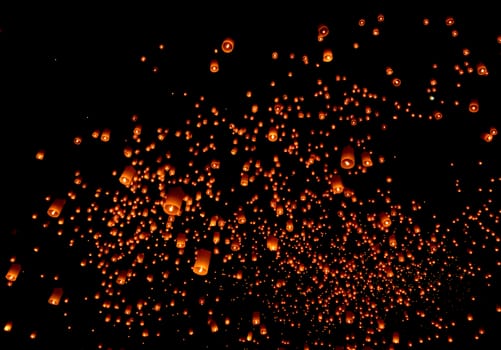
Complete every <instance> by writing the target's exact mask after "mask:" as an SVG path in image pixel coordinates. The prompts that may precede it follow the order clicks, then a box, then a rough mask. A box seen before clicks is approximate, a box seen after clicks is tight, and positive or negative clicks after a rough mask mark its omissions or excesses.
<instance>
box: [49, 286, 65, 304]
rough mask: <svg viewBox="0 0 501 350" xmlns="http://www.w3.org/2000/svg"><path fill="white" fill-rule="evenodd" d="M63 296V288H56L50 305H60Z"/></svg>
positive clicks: (50, 299)
mask: <svg viewBox="0 0 501 350" xmlns="http://www.w3.org/2000/svg"><path fill="white" fill-rule="evenodd" d="M62 295H63V288H59V287H56V288H54V289H53V290H52V293H51V295H50V297H49V304H51V305H59V302H60V301H61V296H62Z"/></svg>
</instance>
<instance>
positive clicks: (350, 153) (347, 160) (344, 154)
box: [341, 145, 355, 169]
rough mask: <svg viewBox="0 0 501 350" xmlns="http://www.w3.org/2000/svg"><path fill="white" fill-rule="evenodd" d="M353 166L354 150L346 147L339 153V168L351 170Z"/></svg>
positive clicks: (348, 146)
mask: <svg viewBox="0 0 501 350" xmlns="http://www.w3.org/2000/svg"><path fill="white" fill-rule="evenodd" d="M354 166H355V150H354V148H353V147H352V146H351V145H347V146H345V147H344V148H343V150H342V151H341V168H343V169H351V168H353V167H354Z"/></svg>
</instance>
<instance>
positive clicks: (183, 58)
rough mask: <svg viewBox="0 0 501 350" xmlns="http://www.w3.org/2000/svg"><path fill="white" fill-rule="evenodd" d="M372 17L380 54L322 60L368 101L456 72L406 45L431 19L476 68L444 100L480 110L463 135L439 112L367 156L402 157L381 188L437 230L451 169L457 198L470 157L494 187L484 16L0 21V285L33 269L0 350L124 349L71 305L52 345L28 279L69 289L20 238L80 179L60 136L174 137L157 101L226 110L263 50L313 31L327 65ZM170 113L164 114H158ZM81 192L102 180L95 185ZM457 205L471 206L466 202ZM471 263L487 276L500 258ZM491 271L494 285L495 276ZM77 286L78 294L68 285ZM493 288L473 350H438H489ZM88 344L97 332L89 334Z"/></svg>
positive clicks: (134, 14) (447, 205)
mask: <svg viewBox="0 0 501 350" xmlns="http://www.w3.org/2000/svg"><path fill="white" fill-rule="evenodd" d="M379 13H383V14H384V15H385V25H384V31H383V34H382V37H383V38H384V40H385V41H384V42H382V43H381V44H380V46H378V47H374V48H371V47H364V48H363V49H361V53H360V54H359V55H351V56H350V55H344V56H343V55H342V54H341V53H340V54H339V56H337V53H336V51H335V62H336V64H337V69H338V70H339V71H341V72H344V73H345V74H346V75H347V76H349V77H352V78H353V79H354V80H355V81H360V82H362V83H366V84H369V85H370V86H372V87H375V88H376V87H378V86H379V87H381V90H382V91H383V92H388V93H391V92H392V91H393V90H392V89H391V87H390V86H388V85H387V82H381V81H380V80H381V77H382V75H381V74H380V72H381V69H382V68H383V67H385V65H387V64H389V65H392V66H396V67H397V68H401V71H402V72H405V73H404V74H406V78H407V79H408V80H407V81H409V82H413V83H415V85H412V84H409V85H407V87H404V88H403V89H402V90H401V91H399V92H397V94H401V97H402V99H403V100H407V99H408V100H413V97H412V94H413V93H414V92H415V91H417V90H419V94H418V99H417V101H416V104H417V105H418V106H419V104H421V103H422V104H423V106H424V107H426V101H424V100H422V99H421V98H422V96H423V95H424V94H423V93H422V89H421V87H422V86H421V85H419V84H423V81H425V80H426V78H425V79H423V74H427V73H425V72H424V71H421V70H420V69H422V67H429V64H431V63H433V62H436V61H438V62H440V63H443V65H444V66H447V67H451V66H452V63H453V62H454V60H457V61H458V62H457V63H461V61H460V60H459V59H458V56H457V55H455V54H454V55H453V54H452V52H455V50H457V46H455V44H454V41H453V40H450V39H449V38H447V34H448V32H447V31H446V30H438V32H439V33H441V34H440V35H437V36H435V34H434V33H435V32H434V31H430V32H431V33H430V34H424V35H423V34H422V33H421V32H420V33H416V32H415V31H414V30H415V28H417V27H420V21H421V20H422V18H423V17H429V18H431V19H432V20H434V21H435V22H433V26H432V28H433V29H436V28H439V27H441V28H442V27H443V25H442V23H439V22H440V21H443V20H444V18H445V17H446V16H449V15H450V16H454V17H455V18H456V19H457V21H458V25H457V28H459V32H460V37H459V39H458V41H459V44H458V45H462V44H463V43H464V44H465V45H467V46H469V47H471V48H472V51H473V53H474V55H477V56H478V57H485V59H486V61H487V62H486V63H487V64H488V67H489V69H490V76H489V78H488V81H487V82H486V83H482V84H478V85H477V84H476V83H475V82H473V83H471V84H465V85H466V87H465V89H462V90H459V91H460V92H459V94H464V96H463V95H459V96H458V99H459V100H460V101H462V102H464V101H466V100H467V99H468V98H469V97H470V96H481V98H482V114H481V115H480V116H479V118H478V120H472V117H471V115H468V114H467V113H460V112H456V110H455V109H453V108H451V114H450V116H451V117H452V118H455V119H451V118H448V119H447V118H445V119H446V120H444V121H443V123H441V124H438V123H437V126H436V127H435V128H433V129H431V128H430V127H429V124H427V123H413V124H406V123H403V122H401V123H398V124H397V125H398V127H399V128H398V129H397V130H390V131H389V132H390V135H391V136H389V137H387V139H386V143H385V144H382V145H381V150H382V151H385V152H386V151H390V150H392V149H398V152H395V153H398V154H401V155H402V156H401V157H400V158H399V159H398V160H397V161H396V163H395V167H396V170H394V171H393V173H395V174H398V175H401V176H396V177H397V178H398V179H399V181H400V183H399V190H400V192H399V193H398V195H401V196H402V198H405V197H406V196H409V197H411V198H414V196H417V197H418V198H426V199H430V203H431V205H432V206H433V207H434V210H436V212H437V213H439V214H440V215H443V217H447V214H448V213H454V211H455V209H456V208H457V207H461V205H462V204H463V203H462V202H457V201H455V197H454V196H455V194H454V193H453V191H452V190H451V186H450V183H451V179H452V178H454V176H455V174H453V173H451V170H450V168H449V167H448V163H449V162H450V161H454V162H457V163H458V164H459V169H458V170H456V171H457V172H459V173H460V177H461V179H464V180H465V181H464V182H465V183H470V184H472V187H474V186H475V183H477V177H481V176H485V175H481V174H477V173H475V172H474V171H473V172H472V170H471V169H474V167H473V166H471V164H472V163H474V162H476V161H477V160H478V159H479V158H482V159H485V160H486V162H487V163H488V164H490V166H491V168H489V171H490V172H491V174H492V175H493V176H494V177H499V170H500V169H499V162H498V157H499V156H498V154H499V140H495V141H494V142H493V143H492V144H489V145H488V146H486V144H485V143H482V142H480V141H479V140H478V138H476V139H474V138H473V137H472V135H479V134H480V132H481V131H482V130H485V129H486V128H487V127H488V126H492V125H497V127H498V130H499V129H500V126H499V122H498V120H499V116H498V115H499V109H498V98H499V97H498V96H499V93H500V91H501V89H500V88H499V86H500V85H499V82H500V79H499V78H500V75H499V74H501V73H500V69H501V65H500V56H499V52H500V46H501V45H499V44H497V45H496V36H497V35H501V26H500V24H499V20H498V16H497V15H496V11H495V10H494V8H493V5H490V4H482V3H476V4H474V5H471V4H469V5H465V6H460V5H456V4H455V5H454V6H449V7H447V6H444V8H443V9H438V8H436V7H435V6H429V7H428V6H424V5H423V6H417V5H416V6H412V5H410V6H409V5H406V6H403V5H401V6H396V7H395V6H393V5H392V6H390V5H389V4H383V3H381V4H379V5H378V4H372V5H369V6H362V5H360V6H357V5H350V6H348V5H344V7H342V8H341V7H338V6H332V5H329V6H325V5H320V4H318V5H308V6H307V7H298V8H292V6H290V5H289V7H283V6H278V5H276V6H262V7H258V6H253V5H251V4H243V5H238V6H237V4H234V5H227V6H222V5H219V4H206V5H203V6H200V5H189V4H185V5H176V6H175V7H174V6H173V5H167V6H163V7H157V6H154V5H151V6H148V5H146V4H142V5H139V3H138V4H132V5H128V6H125V5H123V4H120V5H117V7H116V8H111V9H108V8H106V9H105V8H100V7H99V6H90V5H86V4H85V3H82V4H74V5H71V6H70V5H66V6H55V5H36V6H26V8H24V7H19V8H5V9H3V10H2V11H0V92H1V103H0V113H1V114H0V115H1V119H0V123H1V124H0V132H1V133H2V137H1V138H0V150H1V159H2V163H1V164H2V166H1V171H0V172H1V179H2V185H1V186H0V195H1V197H2V201H3V203H4V205H3V206H2V215H1V218H0V221H1V222H0V235H1V241H0V244H1V248H0V253H1V261H0V264H1V265H0V266H1V267H2V270H1V271H6V270H7V268H8V266H9V265H10V264H9V262H8V259H9V258H10V257H11V256H17V257H18V258H20V259H22V260H23V261H24V262H23V266H30V265H31V266H36V268H32V269H27V270H26V272H25V274H26V275H25V276H23V279H22V281H18V282H16V283H17V284H16V288H17V290H15V291H13V290H12V288H10V289H9V288H8V287H5V286H2V288H1V289H0V293H1V294H0V296H2V294H3V293H5V297H2V300H1V303H0V322H2V325H3V323H4V321H5V320H8V319H12V318H14V319H16V320H18V321H19V323H20V324H22V325H24V328H25V329H17V330H16V331H13V332H12V333H11V334H5V332H4V334H2V335H1V337H0V341H1V342H5V344H8V343H10V344H14V345H8V346H7V345H6V346H5V347H4V346H1V348H2V349H4V348H5V349H6V350H10V349H20V348H23V349H28V348H33V349H35V348H51V347H54V346H56V345H58V344H59V345H61V344H62V345H63V346H66V347H67V348H75V349H76V348H77V347H78V346H80V348H81V349H94V348H96V347H95V344H96V342H97V341H98V340H101V341H102V339H103V338H104V339H105V342H108V343H110V344H115V343H114V342H115V341H116V345H113V346H116V348H117V349H118V348H119V347H125V346H126V345H125V344H126V343H127V340H125V341H123V339H126V335H125V334H121V333H120V332H119V331H116V330H111V331H110V330H109V329H106V328H103V329H100V323H101V321H100V320H98V321H96V316H95V312H96V310H94V309H97V305H93V304H92V303H90V305H89V306H87V307H86V306H81V305H78V304H77V305H74V306H72V308H73V309H71V310H70V313H72V314H74V315H79V316H78V317H76V319H75V320H74V321H73V324H74V328H75V331H74V332H73V333H71V334H67V332H65V331H64V329H65V327H66V326H67V324H68V320H67V319H65V318H64V317H62V315H60V314H58V313H56V312H52V310H47V304H46V300H45V294H44V293H45V290H46V288H47V286H46V285H45V284H44V283H43V282H39V279H38V278H36V276H35V274H36V272H37V271H42V272H44V271H45V272H47V274H50V273H51V272H52V270H54V271H55V270H58V269H59V270H60V271H63V272H62V273H63V274H64V275H70V274H71V273H72V268H71V267H70V266H73V265H72V264H78V263H79V259H78V257H77V255H78V254H74V253H73V252H71V251H67V250H65V249H64V247H65V245H64V244H61V243H60V242H59V241H58V240H57V239H54V238H53V237H43V236H41V235H40V233H37V232H32V231H30V230H32V228H31V226H30V225H29V224H27V222H28V221H29V220H30V219H29V217H30V215H31V212H32V211H33V210H35V208H38V207H39V206H40V203H41V197H43V196H44V195H46V194H47V193H51V192H52V191H61V192H60V193H64V189H65V186H66V185H67V183H66V181H68V179H69V178H71V174H72V172H73V170H74V168H75V165H79V164H75V162H76V160H74V159H73V158H72V157H73V153H72V151H73V149H71V148H70V147H68V145H69V144H71V140H72V138H73V137H74V135H77V134H80V133H82V132H89V131H90V130H93V129H94V128H103V127H110V128H113V130H114V131H115V132H116V133H117V134H120V133H123V132H126V131H127V130H128V129H129V127H130V117H131V115H132V114H135V113H138V114H139V115H141V117H142V118H143V119H142V120H143V121H144V122H145V124H147V125H151V126H154V125H162V126H163V127H170V126H176V125H179V124H180V123H181V122H182V120H180V119H179V118H177V117H176V116H174V115H175V114H176V113H178V114H180V113H182V110H183V109H182V106H178V105H176V103H177V102H176V100H174V99H172V101H171V100H170V97H169V94H170V93H171V92H175V93H178V92H180V91H190V92H193V94H194V95H197V94H202V95H205V96H207V98H208V99H211V98H212V99H214V100H215V101H223V102H224V101H225V99H226V100H228V101H235V100H236V98H237V96H240V95H241V93H242V92H244V91H246V89H247V88H248V87H249V86H255V85H257V86H260V84H263V82H264V83H266V82H268V81H269V80H270V77H271V76H273V74H274V70H273V67H272V66H270V65H269V54H270V52H271V51H273V50H274V49H275V48H277V49H280V51H283V52H288V51H296V50H297V52H298V53H299V52H301V50H302V49H303V48H304V47H308V45H309V43H312V42H315V35H316V34H315V33H316V27H317V25H318V24H319V23H327V24H329V27H330V28H332V33H331V34H330V35H331V36H333V37H335V39H336V40H335V45H337V47H338V48H339V51H338V52H342V49H343V48H346V47H349V45H350V44H351V43H352V42H353V40H354V39H355V38H357V39H358V38H360V37H361V35H359V34H358V33H354V32H337V31H336V30H337V29H338V28H353V27H354V26H353V23H356V21H357V20H358V19H359V18H368V19H372V20H374V18H375V17H376V16H377V14H379ZM227 36H231V37H233V38H234V39H235V41H236V49H235V52H234V53H233V54H232V55H233V56H232V59H231V60H230V59H226V58H223V60H222V61H221V62H220V63H221V72H220V73H218V75H217V76H214V75H211V74H210V73H209V70H208V62H209V59H210V58H211V57H213V50H214V48H217V47H219V44H220V42H221V39H222V38H224V37H227ZM367 42H371V41H370V40H367ZM451 42H452V44H450V43H451ZM159 43H164V44H165V46H166V48H165V50H164V51H159V50H157V47H158V44H159ZM362 43H364V42H363V39H362ZM444 43H446V44H445V45H451V46H450V47H447V46H444ZM448 43H449V44H448ZM381 48H384V49H383V50H382V49H381ZM449 53H451V54H450V56H449ZM143 55H145V56H147V62H145V63H144V64H142V63H140V60H139V59H140V57H141V56H143ZM449 57H452V58H451V59H450V58H449ZM225 60H226V61H225ZM428 63H429V64H428ZM153 66H157V67H158V68H159V73H158V74H152V71H151V70H152V68H153ZM413 67H415V68H413ZM491 67H492V68H491ZM449 73H450V72H447V74H449ZM451 75H452V74H451ZM414 87H416V88H414ZM407 96H409V97H408V98H407ZM228 103H229V102H228ZM229 104H230V105H231V103H229ZM169 109H171V110H172V109H174V111H175V113H172V115H169V114H168V113H167V112H168V111H169ZM159 111H160V112H159ZM164 112H166V113H164ZM159 115H162V117H160V116H159ZM480 118H481V119H480ZM475 137H476V136H475ZM110 147H111V146H110ZM41 148H43V149H46V150H47V151H48V152H47V154H48V156H47V159H46V162H45V163H44V165H42V166H40V165H39V164H38V163H36V162H35V161H34V154H35V153H36V151H37V150H39V149H41ZM109 151H110V153H109V154H107V153H106V152H105V153H102V154H95V153H94V154H91V155H89V156H86V155H82V158H80V160H79V161H81V162H83V164H84V165H86V166H94V167H95V168H100V167H101V168H102V169H103V172H104V171H105V170H107V169H108V167H109V166H110V164H109V163H108V162H109V155H110V154H113V150H112V149H109ZM390 153H391V152H390ZM478 154H481V155H482V156H481V157H479V156H478ZM430 155H433V156H430ZM492 165H494V166H492ZM461 166H463V167H464V169H463V168H461ZM96 173H98V172H96ZM95 180H96V181H101V179H100V178H99V177H97V178H96V179H95ZM478 182H479V183H480V182H482V183H483V179H480V178H479V179H478ZM471 196H472V198H471V201H472V203H475V202H476V200H477V199H476V198H475V193H474V191H472V194H471ZM493 206H494V208H492V209H493V211H494V212H496V213H498V214H499V207H498V206H496V203H494V204H493ZM26 239H29V240H30V241H29V242H26ZM33 246H41V247H43V248H44V251H45V252H46V253H44V254H45V255H43V256H44V258H43V259H40V258H35V257H33V255H34V254H32V251H31V249H32V247H33ZM475 258H477V259H480V257H479V256H476V257H475ZM44 259H45V260H44ZM486 259H496V261H499V256H497V257H495V258H493V257H486ZM62 261H64V263H63V262H62ZM481 264H482V263H481ZM485 265H486V266H489V267H491V266H492V262H491V261H487V260H486V261H485ZM494 271H495V280H497V278H499V267H497V269H496V268H495V269H494ZM2 273H3V272H2ZM86 279H88V283H82V281H83V280H86ZM31 281H32V282H33V283H31ZM37 281H38V282H37ZM66 283H67V286H65V288H67V289H70V290H71V288H82V285H84V286H87V288H88V290H81V291H80V293H79V295H80V296H83V295H92V293H93V290H94V284H95V283H96V281H95V280H94V277H93V276H92V273H91V272H75V276H74V280H72V279H71V278H68V279H67V282H66ZM494 284H495V287H494V288H493V289H489V290H485V291H484V289H483V287H479V288H478V289H475V292H474V293H475V295H477V296H478V298H479V299H481V301H482V302H481V303H480V306H478V305H477V304H475V305H477V306H476V307H478V308H479V313H480V314H481V315H482V317H483V319H481V320H479V324H482V325H483V326H484V327H486V328H488V334H487V335H486V336H485V337H482V338H481V341H476V342H475V341H473V340H472V339H471V337H469V336H466V335H465V334H469V333H468V332H469V331H466V332H465V333H464V334H462V331H461V330H457V331H455V332H456V334H457V337H458V339H462V340H464V342H465V346H464V347H462V345H461V346H459V345H458V342H456V343H455V344H453V345H452V346H451V347H447V346H448V345H447V344H443V343H440V344H439V345H438V347H437V348H441V349H445V348H450V349H495V347H489V346H490V345H488V344H490V343H492V342H493V341H495V340H496V338H498V333H497V331H499V330H501V328H500V324H501V323H500V317H499V313H497V314H494V313H492V312H491V311H492V305H495V304H496V303H497V304H499V303H500V301H501V300H500V298H499V296H497V295H498V293H499V291H500V287H499V285H498V284H497V283H494ZM229 289H231V287H229ZM228 293H229V294H231V291H229V292H228ZM465 302H466V301H465ZM74 304H76V303H74ZM483 308H485V310H484V309H483ZM167 326H169V327H170V326H175V325H172V324H168V325H167ZM30 329H39V330H40V333H42V334H45V336H43V335H42V336H40V344H42V345H41V347H38V346H39V345H40V344H37V343H36V342H35V343H32V342H30V341H29V339H28V336H27V334H29V330H30ZM90 329H95V330H96V331H95V332H94V333H92V332H90V331H89V330H90ZM114 332H116V333H114ZM408 332H412V330H408ZM168 334H170V335H171V336H172V337H171V338H169V339H166V340H165V339H162V340H161V341H159V344H150V346H152V348H154V346H158V348H165V349H167V348H170V347H167V346H168V345H169V344H170V345H172V346H173V347H175V346H181V345H173V343H175V342H176V341H178V339H177V338H175V333H174V331H173V332H172V334H171V333H168ZM114 336H116V339H114ZM122 336H124V338H122ZM226 336H227V337H228V338H227V339H226V338H222V336H221V337H220V338H217V339H216V338H210V339H212V340H207V339H209V338H207V339H204V338H203V337H201V338H200V339H198V340H199V341H200V342H202V343H203V342H206V344H205V345H207V347H209V346H210V347H211V348H218V346H223V345H225V346H227V347H228V344H229V348H239V347H240V346H241V344H239V343H238V342H237V341H236V340H233V338H234V339H237V336H233V335H231V334H226ZM462 336H464V339H463V338H461V337H462ZM96 339H98V340H96ZM118 339H119V340H118ZM134 339H136V338H134V336H133V338H132V340H130V343H131V344H135V345H131V346H132V347H131V349H133V348H135V347H134V346H139V345H138V343H135V340H134ZM469 341H470V342H471V344H468V342H469ZM298 343H299V344H300V341H298ZM176 344H177V343H176ZM466 344H468V345H466ZM9 346H11V347H9ZM457 346H459V347H457ZM114 348H115V347H114ZM146 348H148V347H146ZM176 348H177V347H176ZM426 348H427V349H430V348H429V347H426ZM127 349H129V347H127Z"/></svg>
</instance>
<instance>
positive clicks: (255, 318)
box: [252, 311, 261, 326]
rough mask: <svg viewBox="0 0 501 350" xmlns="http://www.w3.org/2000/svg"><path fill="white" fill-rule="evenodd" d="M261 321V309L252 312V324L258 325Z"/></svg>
mask: <svg viewBox="0 0 501 350" xmlns="http://www.w3.org/2000/svg"><path fill="white" fill-rule="evenodd" d="M260 323H261V318H260V314H259V311H254V312H253V313H252V324H253V325H254V326H257V325H259V324H260Z"/></svg>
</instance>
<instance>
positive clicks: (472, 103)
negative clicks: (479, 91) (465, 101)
mask: <svg viewBox="0 0 501 350" xmlns="http://www.w3.org/2000/svg"><path fill="white" fill-rule="evenodd" d="M479 108H480V106H479V104H478V101H477V100H471V101H470V104H469V105H468V110H469V111H470V113H477V112H478V110H479Z"/></svg>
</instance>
